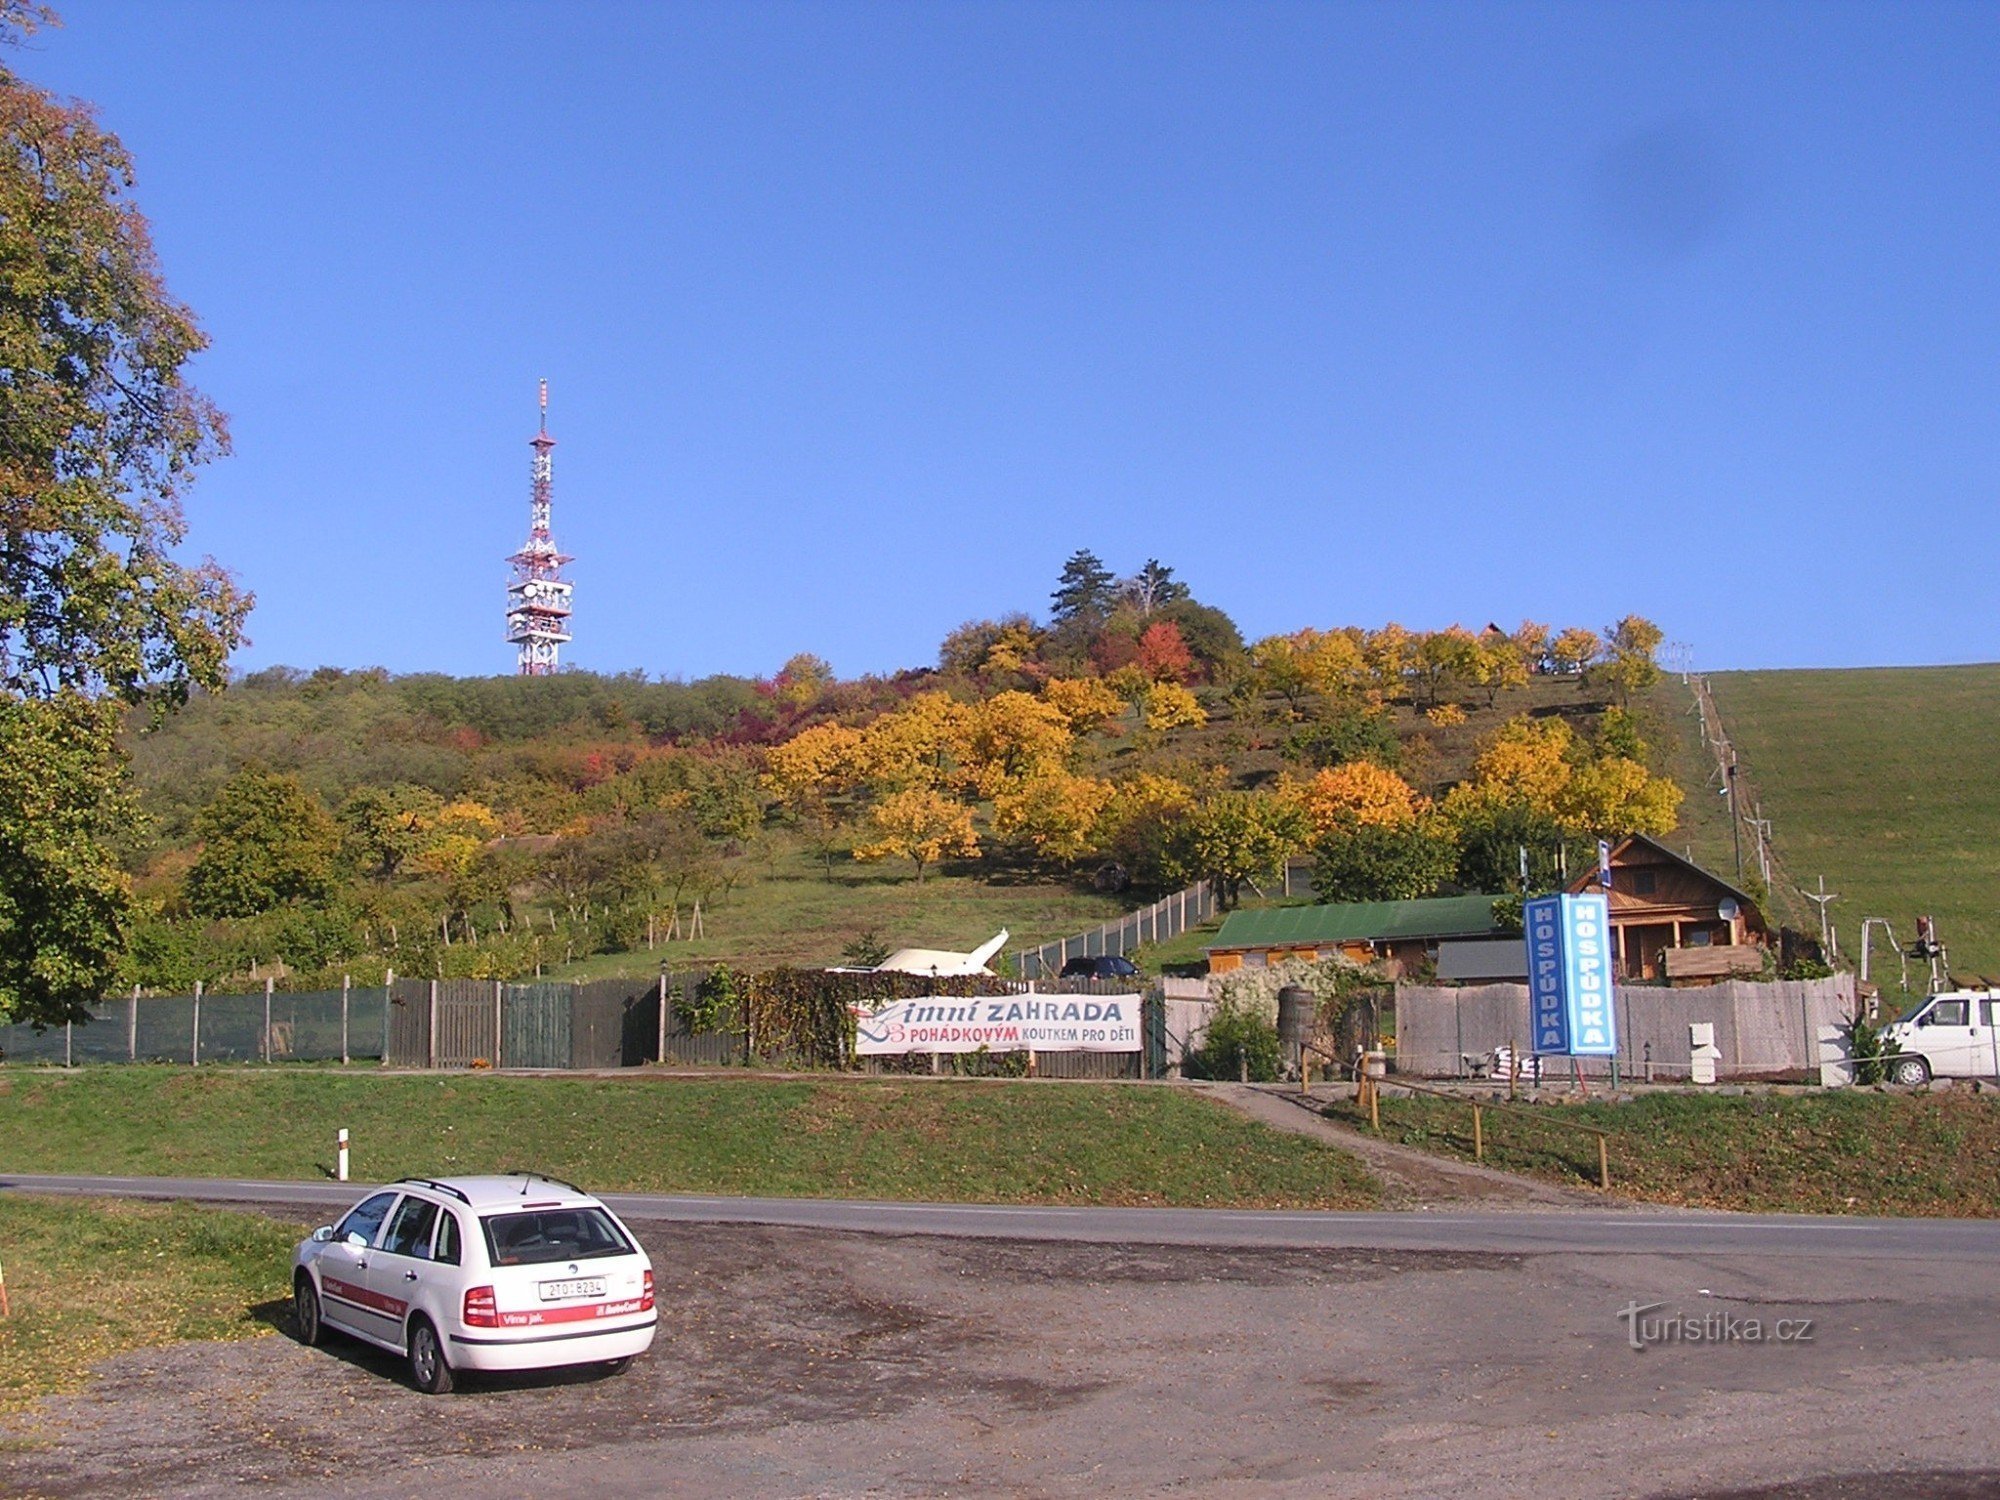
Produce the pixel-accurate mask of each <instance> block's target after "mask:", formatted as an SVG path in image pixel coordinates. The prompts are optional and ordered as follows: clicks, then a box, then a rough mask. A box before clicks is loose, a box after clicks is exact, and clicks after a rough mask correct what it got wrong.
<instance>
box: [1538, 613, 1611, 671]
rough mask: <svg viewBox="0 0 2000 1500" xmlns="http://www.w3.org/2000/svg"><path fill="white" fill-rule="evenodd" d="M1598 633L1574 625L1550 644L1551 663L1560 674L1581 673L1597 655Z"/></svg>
mask: <svg viewBox="0 0 2000 1500" xmlns="http://www.w3.org/2000/svg"><path fill="white" fill-rule="evenodd" d="M1598 645H1599V642H1598V639H1597V632H1596V631H1594V630H1585V629H1584V628H1583V627H1582V626H1581V625H1572V626H1570V627H1569V629H1567V630H1564V631H1562V632H1560V633H1559V634H1558V635H1557V636H1556V638H1555V639H1554V640H1552V641H1550V642H1549V662H1550V663H1551V665H1553V666H1554V667H1555V669H1556V670H1557V671H1558V672H1581V671H1582V670H1583V669H1584V668H1585V667H1587V666H1589V665H1590V663H1591V661H1592V660H1593V659H1594V658H1595V657H1596V655H1597V648H1598Z"/></svg>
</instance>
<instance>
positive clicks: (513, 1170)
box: [500, 1167, 590, 1198]
mask: <svg viewBox="0 0 2000 1500" xmlns="http://www.w3.org/2000/svg"><path fill="white" fill-rule="evenodd" d="M500 1175H501V1176H502V1177H525V1178H527V1179H528V1181H527V1182H523V1183H522V1184H521V1196H522V1197H523V1198H525V1197H527V1196H528V1183H530V1182H547V1183H552V1184H554V1185H555V1186H556V1187H562V1188H568V1189H569V1190H570V1191H571V1192H572V1193H575V1194H576V1195H577V1196H579V1197H582V1198H588V1197H589V1196H590V1194H588V1193H586V1192H584V1190H583V1189H582V1188H580V1187H578V1186H577V1185H576V1184H575V1183H573V1182H564V1181H563V1180H562V1179H561V1178H560V1177H551V1176H549V1174H548V1173H546V1172H530V1171H528V1170H527V1169H526V1168H525V1167H510V1168H508V1169H507V1170H506V1171H504V1172H502V1173H501V1174H500Z"/></svg>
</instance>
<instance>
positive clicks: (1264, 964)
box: [1243, 952, 1271, 969]
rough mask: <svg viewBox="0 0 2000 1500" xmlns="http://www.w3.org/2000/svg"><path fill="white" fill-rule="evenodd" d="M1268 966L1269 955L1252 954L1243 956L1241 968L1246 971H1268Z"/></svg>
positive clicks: (1269, 963)
mask: <svg viewBox="0 0 2000 1500" xmlns="http://www.w3.org/2000/svg"><path fill="white" fill-rule="evenodd" d="M1270 966H1271V955H1270V954H1268V953H1262V952H1253V953H1246V954H1244V955H1243V967H1244V968H1246V969H1268V968H1270Z"/></svg>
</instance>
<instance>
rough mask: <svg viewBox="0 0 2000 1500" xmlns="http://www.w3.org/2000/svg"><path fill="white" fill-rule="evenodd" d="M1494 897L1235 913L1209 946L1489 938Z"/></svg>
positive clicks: (1493, 929)
mask: <svg viewBox="0 0 2000 1500" xmlns="http://www.w3.org/2000/svg"><path fill="white" fill-rule="evenodd" d="M1496 899H1497V898H1496V897H1493V896H1438V897H1433V898H1432V899H1430V900H1427V901H1355V902H1350V903H1347V904H1345V905H1341V906H1273V907H1266V908H1264V909H1262V910H1259V911H1233V912H1231V913H1230V914H1229V915H1228V916H1226V917H1224V918H1223V919H1222V930H1221V931H1219V932H1218V933H1216V935H1215V941H1214V942H1212V943H1210V944H1209V945H1208V951H1209V952H1210V953H1213V952H1215V951H1216V950H1217V949H1223V950H1228V949H1233V948H1271V947H1285V946H1287V945H1289V944H1293V943H1298V944H1307V943H1367V942H1388V941H1395V940H1398V939H1414V938H1447V937H1489V936H1491V935H1492V934H1494V933H1496V932H1498V931H1499V930H1500V928H1499V925H1498V924H1497V923H1495V922H1494V920H1493V903H1494V901H1495V900H1496Z"/></svg>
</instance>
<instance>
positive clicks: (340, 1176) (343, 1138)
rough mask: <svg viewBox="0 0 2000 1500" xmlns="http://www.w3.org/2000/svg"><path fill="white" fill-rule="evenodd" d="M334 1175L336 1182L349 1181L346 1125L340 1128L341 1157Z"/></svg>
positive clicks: (335, 1167)
mask: <svg viewBox="0 0 2000 1500" xmlns="http://www.w3.org/2000/svg"><path fill="white" fill-rule="evenodd" d="M333 1175H334V1180H335V1181H336V1182H345V1181H347V1127H346V1126H345V1125H343V1126H341V1127H340V1157H339V1159H338V1161H337V1163H336V1164H335V1166H334V1171H333Z"/></svg>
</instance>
